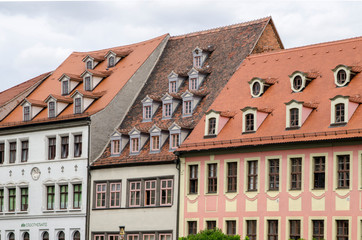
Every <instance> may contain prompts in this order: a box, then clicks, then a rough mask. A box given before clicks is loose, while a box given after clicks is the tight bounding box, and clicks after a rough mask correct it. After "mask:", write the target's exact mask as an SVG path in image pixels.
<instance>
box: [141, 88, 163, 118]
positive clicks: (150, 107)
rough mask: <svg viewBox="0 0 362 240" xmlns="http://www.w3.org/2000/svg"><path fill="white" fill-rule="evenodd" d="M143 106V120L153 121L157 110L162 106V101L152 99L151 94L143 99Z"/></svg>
mask: <svg viewBox="0 0 362 240" xmlns="http://www.w3.org/2000/svg"><path fill="white" fill-rule="evenodd" d="M142 106H143V110H142V111H143V113H142V115H143V120H142V121H143V122H151V121H152V117H153V115H154V114H155V112H156V110H157V109H158V107H159V106H160V102H159V101H156V100H154V99H152V98H151V97H150V96H148V95H147V96H146V97H145V98H144V99H143V100H142Z"/></svg>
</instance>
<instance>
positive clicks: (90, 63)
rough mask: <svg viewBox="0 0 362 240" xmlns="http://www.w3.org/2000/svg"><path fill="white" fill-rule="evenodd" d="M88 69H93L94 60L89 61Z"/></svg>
mask: <svg viewBox="0 0 362 240" xmlns="http://www.w3.org/2000/svg"><path fill="white" fill-rule="evenodd" d="M86 69H93V61H92V60H88V61H87V63H86Z"/></svg>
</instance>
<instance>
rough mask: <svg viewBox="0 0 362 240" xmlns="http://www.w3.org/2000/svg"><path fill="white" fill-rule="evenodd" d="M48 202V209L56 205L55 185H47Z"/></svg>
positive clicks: (52, 208)
mask: <svg viewBox="0 0 362 240" xmlns="http://www.w3.org/2000/svg"><path fill="white" fill-rule="evenodd" d="M50 189H52V191H50V192H49V190H50ZM49 200H50V201H49ZM46 204H47V210H54V207H55V186H54V185H48V186H46ZM49 206H50V207H49Z"/></svg>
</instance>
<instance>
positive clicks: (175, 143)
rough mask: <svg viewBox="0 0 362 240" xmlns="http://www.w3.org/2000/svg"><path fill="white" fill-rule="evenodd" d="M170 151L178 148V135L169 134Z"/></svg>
mask: <svg viewBox="0 0 362 240" xmlns="http://www.w3.org/2000/svg"><path fill="white" fill-rule="evenodd" d="M170 135H171V139H170V142H171V149H176V148H178V147H179V146H180V133H171V134H170Z"/></svg>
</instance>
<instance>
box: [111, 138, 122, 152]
mask: <svg viewBox="0 0 362 240" xmlns="http://www.w3.org/2000/svg"><path fill="white" fill-rule="evenodd" d="M120 143H121V140H119V139H114V140H112V142H111V148H112V155H118V154H119V153H120Z"/></svg>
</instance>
